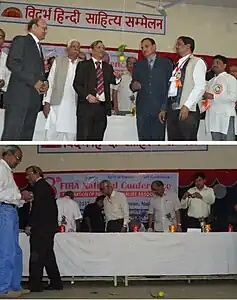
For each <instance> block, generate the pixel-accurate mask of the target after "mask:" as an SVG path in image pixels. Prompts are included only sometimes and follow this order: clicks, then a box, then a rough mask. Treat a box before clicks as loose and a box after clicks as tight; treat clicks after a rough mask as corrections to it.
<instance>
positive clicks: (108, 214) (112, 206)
mask: <svg viewBox="0 0 237 300" xmlns="http://www.w3.org/2000/svg"><path fill="white" fill-rule="evenodd" d="M100 192H101V194H102V195H104V196H105V198H104V212H105V219H106V231H107V232H127V230H128V223H129V207H128V200H127V197H126V196H125V195H124V194H123V193H120V192H117V191H115V190H114V188H113V185H112V183H111V182H110V181H109V180H103V181H101V183H100Z"/></svg>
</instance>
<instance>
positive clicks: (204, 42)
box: [0, 0, 237, 57]
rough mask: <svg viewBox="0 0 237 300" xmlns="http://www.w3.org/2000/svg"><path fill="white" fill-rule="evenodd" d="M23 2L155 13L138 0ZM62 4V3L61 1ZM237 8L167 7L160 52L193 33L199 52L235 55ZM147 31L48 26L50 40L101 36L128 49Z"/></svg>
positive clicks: (13, 28)
mask: <svg viewBox="0 0 237 300" xmlns="http://www.w3.org/2000/svg"><path fill="white" fill-rule="evenodd" d="M17 2H23V3H35V4H47V5H50V4H51V5H55V4H56V3H60V5H61V6H72V7H73V6H74V7H81V8H83V7H86V8H90V7H93V8H98V9H111V10H125V11H133V12H135V11H137V12H147V13H154V11H153V10H152V9H146V8H143V7H140V6H138V5H136V1H135V0H110V1H108V0H101V1H98V0H87V1H84V0H71V1H70V5H69V4H68V3H69V2H68V1H66V0H60V1H58V2H57V1H55V0H41V1H39V0H17ZM58 5H59V4H58ZM236 16H237V9H231V8H218V7H208V6H192V5H179V6H175V7H173V8H171V9H169V10H168V18H167V34H166V35H165V36H159V35H154V36H153V37H154V38H155V40H156V41H157V45H158V48H159V49H160V50H161V51H172V48H173V46H174V42H175V40H176V38H177V37H178V36H179V35H190V36H192V37H194V39H195V40H196V42H197V47H196V52H197V53H199V54H210V55H213V54H217V53H220V54H223V55H226V56H229V57H236V47H233V45H237V26H236V25H233V23H234V22H236V21H237V20H236ZM0 26H1V27H2V28H3V29H4V30H6V32H7V38H8V39H12V37H13V36H15V35H17V34H21V33H23V32H24V30H25V25H19V24H10V23H1V24H0ZM144 36H145V35H144V34H137V33H124V34H121V33H119V32H118V33H115V32H111V31H97V30H84V29H72V28H63V27H61V28H60V27H49V32H48V36H47V40H46V41H47V42H54V43H64V42H65V41H67V40H69V39H70V38H79V39H80V41H81V43H82V44H83V45H89V44H90V43H91V42H92V41H93V40H95V39H98V38H101V39H103V41H104V42H105V44H106V45H107V46H108V47H116V48H117V47H118V46H119V45H120V44H121V43H122V42H124V43H125V44H127V45H128V48H134V49H137V48H138V46H139V41H140V40H141V39H142V38H143V37H144Z"/></svg>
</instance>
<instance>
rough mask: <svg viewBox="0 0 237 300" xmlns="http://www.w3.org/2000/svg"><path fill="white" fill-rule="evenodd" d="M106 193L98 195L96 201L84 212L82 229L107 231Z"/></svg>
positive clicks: (85, 230) (86, 230)
mask: <svg viewBox="0 0 237 300" xmlns="http://www.w3.org/2000/svg"><path fill="white" fill-rule="evenodd" d="M104 198H105V196H104V195H101V196H98V197H97V198H96V199H95V202H94V203H89V204H88V205H87V206H86V207H85V209H84V212H83V221H82V231H84V232H105V219H104Z"/></svg>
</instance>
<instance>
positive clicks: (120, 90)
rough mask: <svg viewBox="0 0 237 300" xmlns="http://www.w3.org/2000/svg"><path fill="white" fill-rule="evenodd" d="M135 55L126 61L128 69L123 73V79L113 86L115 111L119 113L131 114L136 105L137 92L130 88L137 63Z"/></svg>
mask: <svg viewBox="0 0 237 300" xmlns="http://www.w3.org/2000/svg"><path fill="white" fill-rule="evenodd" d="M136 61H137V59H136V58H135V57H128V58H127V61H126V68H127V70H126V71H124V72H123V74H122V77H121V78H122V80H121V82H120V83H119V84H117V85H113V86H112V90H113V93H112V99H113V104H114V111H115V113H116V114H118V115H126V114H131V112H132V108H133V107H134V105H135V100H136V99H135V98H136V93H133V92H132V91H131V89H130V83H131V81H132V70H133V65H134V63H136Z"/></svg>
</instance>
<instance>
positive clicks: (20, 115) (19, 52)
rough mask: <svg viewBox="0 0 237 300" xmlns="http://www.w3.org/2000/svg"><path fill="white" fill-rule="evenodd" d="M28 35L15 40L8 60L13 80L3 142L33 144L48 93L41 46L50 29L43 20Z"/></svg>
mask: <svg viewBox="0 0 237 300" xmlns="http://www.w3.org/2000/svg"><path fill="white" fill-rule="evenodd" d="M28 32H29V33H28V35H26V36H16V37H15V38H14V39H13V41H12V44H11V47H10V50H9V54H8V58H7V67H8V69H9V70H10V71H11V77H10V81H9V84H8V88H7V91H6V94H5V99H4V104H5V107H6V111H5V121H4V130H3V134H2V140H3V141H9V140H11V141H13V140H21V141H30V140H32V138H33V134H34V128H35V123H36V119H37V115H38V112H39V110H40V108H41V103H42V97H43V93H45V92H46V91H47V89H48V84H47V81H46V78H45V71H44V57H43V52H42V47H41V45H40V41H41V40H43V39H44V38H45V35H46V32H47V25H46V23H45V21H44V20H42V19H32V20H31V21H30V22H29V23H28Z"/></svg>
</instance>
